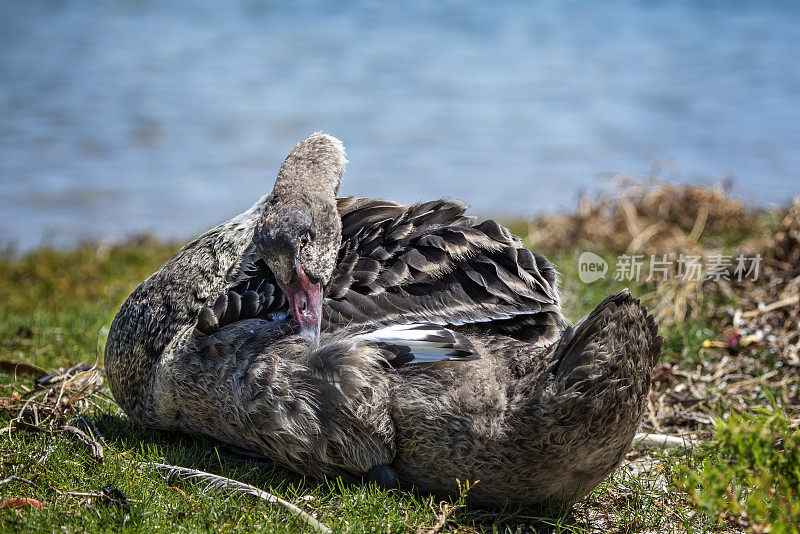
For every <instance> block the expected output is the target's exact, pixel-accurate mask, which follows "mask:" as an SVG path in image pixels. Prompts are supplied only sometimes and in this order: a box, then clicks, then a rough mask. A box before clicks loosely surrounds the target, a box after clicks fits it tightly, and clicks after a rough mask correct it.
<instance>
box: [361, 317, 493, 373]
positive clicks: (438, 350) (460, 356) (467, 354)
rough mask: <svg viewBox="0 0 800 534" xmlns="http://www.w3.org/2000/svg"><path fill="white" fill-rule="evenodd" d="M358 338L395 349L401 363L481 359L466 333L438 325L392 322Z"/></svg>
mask: <svg viewBox="0 0 800 534" xmlns="http://www.w3.org/2000/svg"><path fill="white" fill-rule="evenodd" d="M355 338H356V339H361V340H365V341H371V342H373V343H377V344H379V345H386V346H389V347H392V348H394V349H395V350H393V352H395V353H397V355H398V359H399V363H402V364H405V363H432V362H441V361H467V360H475V359H477V358H480V353H479V352H478V350H477V349H476V348H475V347H474V345H473V344H472V342H470V340H469V339H467V337H466V336H464V335H463V334H459V333H458V332H454V331H453V330H449V329H447V328H444V327H442V326H440V325H435V324H428V323H411V324H402V325H392V326H387V327H385V328H379V329H378V330H374V331H372V332H368V333H365V334H359V335H357V336H355Z"/></svg>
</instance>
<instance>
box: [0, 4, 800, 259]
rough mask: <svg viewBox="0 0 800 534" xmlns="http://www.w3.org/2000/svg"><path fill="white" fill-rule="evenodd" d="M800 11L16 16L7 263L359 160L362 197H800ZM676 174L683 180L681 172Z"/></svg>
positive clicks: (3, 62) (465, 7)
mask: <svg viewBox="0 0 800 534" xmlns="http://www.w3.org/2000/svg"><path fill="white" fill-rule="evenodd" d="M798 22H800V4H798V3H796V2H793V3H786V4H779V3H767V2H748V3H744V2H742V3H739V2H733V1H730V0H719V1H706V2H680V1H672V2H656V1H632V0H631V1H619V2H562V1H552V2H543V3H528V2H496V3H488V2H478V1H466V0H465V1H461V2H367V1H364V2H343V1H331V2H287V3H269V2H259V1H253V0H234V1H229V2H212V1H211V0H185V1H172V2H170V1H147V0H139V1H129V2H106V1H100V0H98V1H90V0H81V1H75V2H69V1H52V2H44V1H39V0H37V1H33V0H30V1H25V2H23V1H22V0H9V1H5V2H2V3H0V242H6V243H8V242H14V243H16V244H17V245H18V246H19V247H20V248H22V249H26V248H29V247H31V246H35V245H36V244H39V243H41V242H48V243H53V244H56V245H68V244H71V243H74V242H75V241H76V240H79V239H120V238H122V237H124V236H126V235H130V234H133V233H137V232H143V231H150V232H155V233H156V234H158V235H159V236H162V237H173V238H186V237H188V236H189V235H191V234H193V233H196V232H198V231H200V230H202V229H204V228H206V227H208V226H210V225H212V224H215V223H217V222H219V221H221V220H224V219H226V218H228V217H230V216H232V215H234V214H236V213H238V212H240V211H242V210H243V209H245V208H247V207H248V206H249V205H250V204H251V203H252V202H253V201H255V200H256V199H257V198H259V197H260V195H262V194H263V193H265V192H267V191H268V190H269V189H270V187H271V185H272V181H273V179H274V175H275V172H276V170H277V168H278V166H279V165H280V163H281V161H282V159H283V157H284V156H285V155H286V153H287V152H288V150H289V149H290V148H291V147H292V146H293V144H294V143H295V142H296V141H297V140H299V139H301V138H303V137H305V136H306V135H308V134H309V133H311V132H312V131H315V130H324V131H326V132H330V133H333V134H334V135H337V136H338V137H340V138H341V139H342V140H343V141H344V142H345V144H346V145H347V147H348V155H349V159H350V161H351V163H350V165H349V168H348V172H347V174H346V175H345V182H344V186H343V190H342V192H343V193H348V194H354V193H358V194H364V195H369V196H379V197H386V198H391V199H395V200H399V201H403V202H412V201H416V200H420V199H429V198H433V197H439V196H452V197H455V198H460V199H463V200H465V201H467V202H468V203H470V204H471V205H472V206H473V208H474V209H475V210H476V211H477V212H479V213H483V214H487V215H498V216H513V215H524V214H531V213H534V212H537V211H541V210H543V209H554V208H559V207H564V206H568V205H570V204H571V203H572V202H573V201H574V200H575V198H576V192H577V191H578V189H580V188H584V189H585V188H594V187H596V186H597V183H598V176H603V175H605V174H607V173H611V172H623V173H634V174H645V173H647V172H649V170H650V168H651V166H652V165H653V164H654V162H656V161H666V162H672V163H670V164H669V165H667V168H668V169H669V173H670V174H672V175H674V176H675V177H677V179H680V180H684V181H696V180H711V179H716V178H721V177H724V176H733V177H735V178H736V179H737V180H738V181H739V183H740V187H741V189H742V192H743V194H744V196H745V197H747V198H752V199H755V200H757V201H760V202H762V203H782V202H785V201H787V200H788V199H789V198H790V197H791V196H792V195H793V194H797V193H800V180H798V178H799V177H800V173H799V172H798V169H800V151H798V146H800V99H799V98H798V95H799V94H800V61H798V59H797V58H798V51H799V50H800V24H798ZM675 162H677V163H675Z"/></svg>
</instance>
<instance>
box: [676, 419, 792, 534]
mask: <svg viewBox="0 0 800 534" xmlns="http://www.w3.org/2000/svg"><path fill="white" fill-rule="evenodd" d="M677 480H678V482H679V484H680V485H681V486H682V487H684V488H685V489H686V491H687V492H688V494H689V497H690V499H691V501H692V502H693V503H694V504H695V506H696V507H697V508H698V509H699V510H701V511H703V512H705V513H706V514H708V515H709V516H711V517H715V518H717V520H718V521H719V523H720V524H722V523H725V522H728V523H736V524H739V525H741V526H744V527H748V528H751V529H753V530H755V531H757V532H773V533H775V534H797V533H798V532H800V498H798V493H800V430H798V421H794V422H792V421H791V420H790V418H789V417H788V416H787V414H786V413H785V412H784V411H783V410H781V409H780V408H779V407H778V406H777V405H773V407H772V410H755V411H754V413H747V414H731V415H730V416H729V417H727V418H726V419H719V420H718V421H717V428H716V430H715V431H714V439H713V441H712V442H710V444H709V445H708V446H706V447H705V448H704V450H703V451H702V452H700V453H699V454H698V455H697V456H696V458H694V460H693V461H691V462H689V463H688V464H686V465H682V466H681V468H680V470H679V471H678V473H677Z"/></svg>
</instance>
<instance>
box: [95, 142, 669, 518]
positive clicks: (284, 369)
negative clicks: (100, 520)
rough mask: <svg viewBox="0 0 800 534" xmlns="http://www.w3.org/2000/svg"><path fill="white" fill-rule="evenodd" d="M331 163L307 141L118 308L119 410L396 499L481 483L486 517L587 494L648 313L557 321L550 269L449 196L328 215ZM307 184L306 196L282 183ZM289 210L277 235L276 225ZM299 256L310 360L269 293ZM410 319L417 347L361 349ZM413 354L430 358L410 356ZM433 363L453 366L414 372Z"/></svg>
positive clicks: (637, 376) (339, 205) (112, 354)
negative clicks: (385, 468)
mask: <svg viewBox="0 0 800 534" xmlns="http://www.w3.org/2000/svg"><path fill="white" fill-rule="evenodd" d="M344 163H345V159H344V151H343V149H342V148H341V143H339V142H338V140H335V139H333V138H330V137H329V136H323V135H321V134H315V135H314V136H312V137H311V138H309V139H308V140H306V141H304V142H301V143H300V144H298V145H297V146H296V147H295V149H293V151H292V153H291V154H290V156H289V158H287V160H286V162H284V165H283V166H282V168H281V173H280V175H279V179H278V181H277V182H276V189H275V191H273V193H272V194H271V195H269V196H267V197H264V198H263V199H261V200H260V201H259V202H258V203H257V204H256V205H255V206H253V208H251V209H250V210H248V211H247V212H245V213H244V214H242V215H240V216H238V217H236V218H235V219H232V220H231V221H229V222H227V223H224V224H223V225H221V226H219V227H217V228H215V229H212V230H211V231H209V232H207V233H206V234H204V235H203V236H201V237H199V238H198V239H197V240H195V241H193V242H192V243H189V244H188V245H186V246H185V247H183V248H182V249H181V250H180V251H179V252H178V253H177V254H176V255H175V256H174V257H173V258H172V259H170V260H169V261H168V262H167V263H166V264H165V265H164V266H163V267H162V268H161V269H160V270H159V271H157V272H156V273H155V274H153V275H152V276H151V277H150V278H148V279H147V280H145V281H144V282H143V283H142V285H140V286H139V287H138V288H137V289H136V290H135V291H134V292H133V293H132V294H131V296H130V297H129V298H128V300H127V301H126V302H125V303H124V304H123V306H122V307H121V309H120V311H119V313H118V314H117V317H116V318H115V320H114V322H113V324H112V327H111V331H110V333H109V338H108V343H107V345H106V372H107V376H108V380H109V384H110V387H111V390H112V393H113V394H114V396H115V398H116V399H117V401H118V402H119V404H120V406H121V407H122V408H123V409H124V410H125V411H126V413H128V414H129V415H130V416H131V417H132V418H133V419H134V420H135V421H136V422H137V423H139V424H142V425H145V426H148V427H153V428H159V429H164V430H181V431H184V432H190V433H197V434H204V435H209V436H212V437H215V438H218V439H221V440H223V441H226V442H229V443H233V444H236V445H238V446H243V447H246V448H249V449H252V450H254V451H258V452H260V453H262V454H265V455H266V456H269V457H270V458H272V459H273V460H275V461H278V462H281V463H282V464H284V465H286V466H287V467H289V468H290V469H293V470H295V471H297V472H300V473H304V474H309V475H314V476H320V475H334V476H342V477H345V478H346V479H348V480H358V479H360V478H361V477H364V476H365V475H366V474H367V473H368V472H370V470H371V469H373V468H375V467H377V466H382V465H385V464H391V465H393V466H394V467H395V468H396V469H397V470H398V472H399V478H400V483H401V484H402V485H403V486H404V487H411V486H413V487H416V488H417V489H418V490H421V491H426V492H431V493H435V494H440V495H444V494H452V493H454V492H457V489H458V488H457V484H456V479H460V480H461V481H465V480H471V481H475V480H480V481H481V482H480V483H479V484H478V485H476V486H475V487H474V488H473V489H472V490H471V491H470V498H471V499H472V500H473V501H475V502H479V503H488V502H502V501H511V502H518V503H523V504H531V503H538V502H543V501H545V500H547V499H555V500H560V501H568V500H571V499H574V498H580V497H582V496H583V495H585V494H586V493H587V492H588V491H590V490H591V489H592V488H593V487H594V486H595V485H596V484H597V483H599V482H600V481H601V480H602V479H603V478H604V477H605V476H607V475H608V473H610V472H611V470H612V469H613V468H614V467H615V466H616V465H617V464H618V463H619V462H620V460H621V459H622V457H623V456H624V454H625V452H627V450H628V448H629V446H630V444H631V440H632V439H633V435H634V433H635V431H636V429H637V426H638V424H639V421H640V419H641V416H642V414H643V413H644V409H645V403H646V397H647V392H648V390H649V386H650V373H651V370H652V367H653V366H654V365H655V363H656V361H657V360H658V357H659V356H660V347H661V341H660V338H659V337H658V335H657V329H656V326H655V323H654V322H653V319H652V317H650V316H648V315H647V313H646V311H645V310H644V309H643V308H642V307H641V306H640V305H639V304H638V301H635V300H634V299H633V298H631V297H630V296H629V295H628V294H626V293H622V294H618V295H614V296H612V297H609V298H607V299H606V300H605V301H603V303H601V304H600V305H599V306H598V307H597V309H596V310H595V311H594V312H592V314H590V315H589V316H588V317H587V318H586V319H584V320H583V321H582V322H581V323H579V324H578V325H576V326H575V327H570V326H567V323H566V321H565V320H564V318H563V316H562V314H561V309H560V303H559V295H558V291H557V288H556V283H557V280H556V272H555V270H554V269H553V267H552V265H550V263H549V262H548V261H547V260H546V259H545V258H544V257H542V256H541V255H538V254H532V253H530V252H529V251H527V250H526V249H525V248H524V247H523V246H522V244H521V243H520V242H519V240H517V239H516V238H514V237H513V236H512V235H511V234H510V233H509V232H508V230H506V229H505V228H502V227H501V226H500V225H498V224H497V223H495V222H493V221H487V222H484V223H480V224H478V223H477V222H476V221H475V220H474V219H473V218H471V217H468V216H465V215H464V210H465V206H463V205H462V204H460V203H458V202H454V201H447V200H440V201H434V202H429V203H424V204H417V205H414V206H410V207H405V206H400V205H397V204H394V203H392V202H387V201H382V200H371V199H355V198H345V199H338V201H337V202H336V204H333V203H332V202H333V196H334V194H335V192H336V191H337V190H338V186H339V180H340V178H341V172H342V170H343V168H344ZM320 173H321V175H322V176H321V178H320V181H321V182H324V183H323V185H321V186H320V189H319V190H316V189H314V188H313V187H312V186H309V185H301V186H300V187H299V189H297V190H293V189H292V187H291V184H292V183H294V182H299V183H301V184H303V183H305V184H310V183H311V182H312V181H313V179H314V177H315V176H319V175H320ZM276 191H279V194H278V193H276ZM323 197H324V198H323ZM276 198H278V200H277V201H275V200H273V199H276ZM314 198H316V199H317V200H314V201H311V200H309V199H314ZM298 199H305V200H306V201H308V204H309V205H310V204H313V206H311V208H310V210H309V209H306V208H302V206H301V204H302V203H303V202H298ZM318 201H319V202H318ZM326 202H328V204H327V208H326V207H325V206H326V204H325V203H326ZM287 206H288V208H287ZM297 206H301V207H300V208H297ZM295 209H296V210H297V216H296V217H295V218H294V219H291V221H292V222H291V224H285V225H283V227H281V225H280V223H279V219H276V218H275V213H283V214H285V213H287V210H288V211H292V210H295ZM331 213H333V214H334V215H335V217H334V218H335V221H333V222H331ZM270 217H272V218H270ZM280 220H282V221H287V220H290V219H289V218H283V219H280ZM269 221H272V222H269ZM306 223H307V224H306ZM326 225H327V226H326ZM331 225H332V227H329V226H331ZM275 228H281V231H280V232H273V230H274V229H275ZM337 228H338V230H337ZM298 229H300V230H302V232H310V231H313V232H314V234H315V238H316V239H320V240H319V242H318V243H311V242H310V241H309V242H308V243H307V244H306V245H305V246H302V247H299V248H292V246H293V245H292V243H293V240H292V239H288V240H286V239H284V238H285V237H286V236H287V235H291V236H292V237H293V238H298V239H299V238H301V237H302V235H304V234H303V233H302V232H300V233H298ZM326 231H327V232H328V234H329V235H328V236H327V237H325V236H322V234H323V233H325V232H326ZM270 232H272V234H270ZM337 233H338V234H339V236H340V237H339V238H338V239H337V238H336V236H337ZM259 236H261V237H259ZM265 236H266V237H265ZM254 241H255V243H256V244H255V245H254ZM275 243H278V245H275ZM280 243H283V245H280ZM287 243H288V245H287ZM332 243H336V247H335V250H333V252H331V250H330V248H331V246H332V245H331V244H332ZM304 251H305V252H304ZM304 253H307V254H308V257H303V256H302V255H303V254H304ZM331 255H332V256H333V257H335V261H334V262H333V266H329V265H328V264H327V263H326V261H327V260H325V257H327V256H331ZM293 256H294V258H295V261H296V262H299V263H300V264H301V265H302V267H303V268H304V269H305V271H306V272H309V273H310V276H311V277H313V279H319V280H320V281H321V282H320V283H322V282H327V283H326V284H323V285H324V295H325V301H324V305H323V313H322V330H321V334H320V336H319V347H318V348H316V349H313V348H311V346H310V345H309V343H308V342H307V341H306V340H304V339H302V338H300V337H298V336H296V335H293V334H292V333H293V331H294V330H295V326H294V323H293V321H292V319H291V318H287V314H288V313H289V312H290V309H289V308H290V307H289V303H287V301H286V299H285V298H284V297H283V293H282V292H281V290H280V289H279V288H278V286H279V285H281V284H286V283H287V282H288V281H289V280H290V278H291V277H292V274H291V272H290V271H289V269H291V268H292V266H291V259H292V257H293ZM281 265H282V266H281ZM306 267H307V268H306ZM294 268H296V264H295V266H294ZM273 269H275V270H276V271H280V270H281V269H284V270H285V272H283V273H282V274H279V275H278V276H277V277H276V275H275V274H274V273H273ZM313 279H312V281H313ZM404 323H426V324H428V325H430V326H428V327H420V328H421V329H422V330H425V329H426V328H427V329H428V330H427V331H425V332H424V335H423V334H420V330H417V331H416V332H415V334H414V335H415V336H416V337H413V336H412V337H413V339H411V340H406V341H403V340H402V339H392V336H395V337H398V338H403V336H402V335H399V336H396V335H395V334H396V332H394V333H392V330H391V328H390V329H389V330H388V332H389V335H388V336H387V331H386V330H384V331H383V332H382V333H381V334H380V335H381V336H383V337H380V339H378V338H374V337H373V338H370V336H371V335H376V334H370V333H375V332H376V331H379V330H380V329H382V328H383V329H385V328H386V327H392V325H397V324H404ZM433 325H438V326H433ZM406 337H409V336H406ZM421 339H422V341H420V340H421ZM425 342H427V343H428V344H427V348H431V347H435V348H436V349H437V350H440V351H441V354H442V356H436V353H435V352H425V355H426V356H425V358H422V357H419V358H415V357H414V354H413V353H414V351H415V350H416V349H415V348H416V347H418V346H420V345H421V344H422V345H424V344H425ZM421 354H422V352H420V355H421ZM431 354H433V356H431ZM426 358H432V359H437V358H441V359H448V360H451V361H437V362H435V363H415V361H416V362H418V361H420V360H422V359H426Z"/></svg>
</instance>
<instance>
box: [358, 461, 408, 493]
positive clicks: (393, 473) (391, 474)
mask: <svg viewBox="0 0 800 534" xmlns="http://www.w3.org/2000/svg"><path fill="white" fill-rule="evenodd" d="M366 479H367V482H369V483H372V484H375V485H376V486H378V487H381V488H386V489H393V488H399V487H400V478H399V477H398V476H397V469H395V468H394V467H392V466H391V465H389V464H383V465H378V466H375V467H373V468H372V469H370V470H369V472H368V473H367V476H366Z"/></svg>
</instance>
